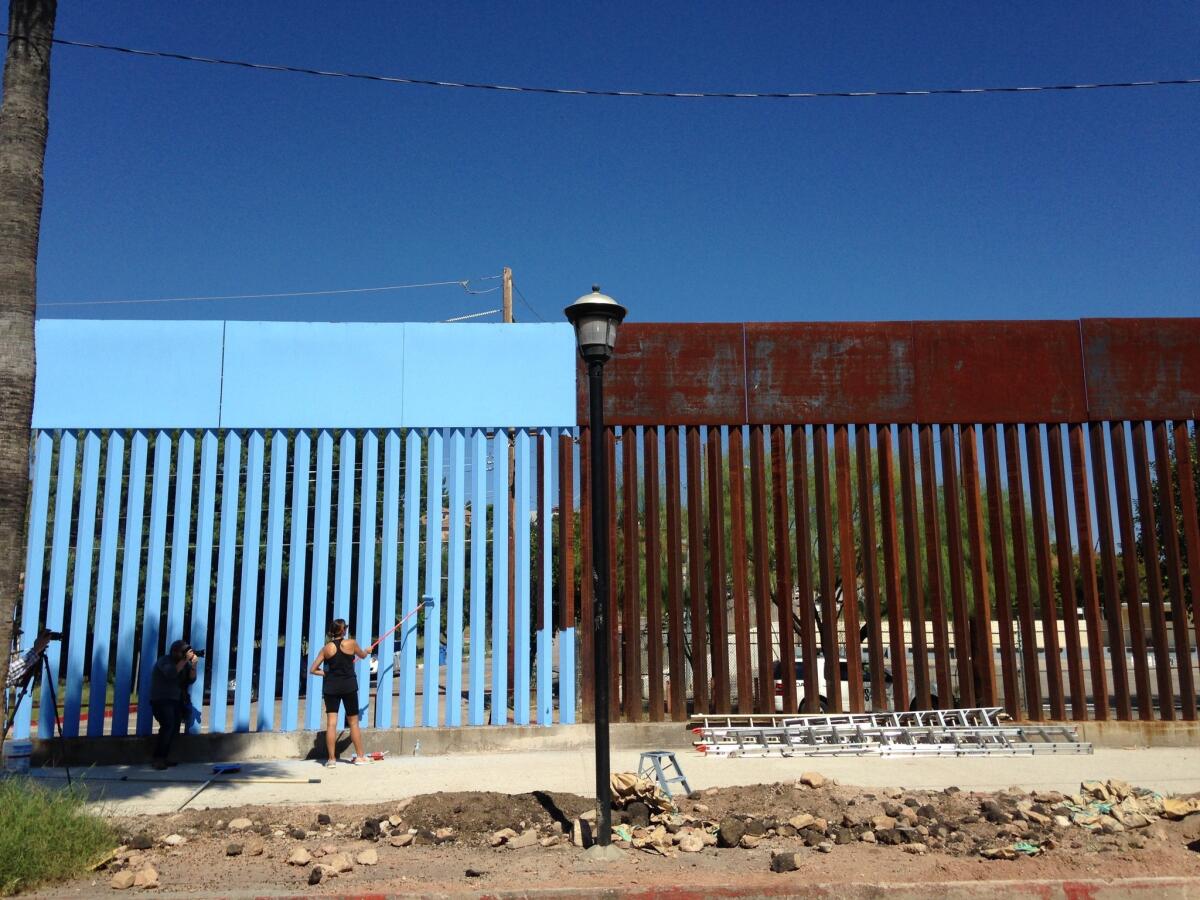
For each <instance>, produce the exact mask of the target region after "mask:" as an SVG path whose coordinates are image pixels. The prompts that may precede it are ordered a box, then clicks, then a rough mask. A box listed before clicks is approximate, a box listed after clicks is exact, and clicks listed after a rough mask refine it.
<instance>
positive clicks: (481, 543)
mask: <svg viewBox="0 0 1200 900" xmlns="http://www.w3.org/2000/svg"><path fill="white" fill-rule="evenodd" d="M470 445H471V601H470V602H471V607H470V613H469V616H470V628H471V643H470V649H469V652H468V657H469V662H468V670H467V724H468V725H482V724H483V723H484V718H483V694H484V687H485V685H484V675H485V673H486V671H487V658H486V657H487V556H488V547H487V532H488V502H487V434H486V432H484V431H483V430H482V429H473V430H472V431H471V433H470ZM398 462H399V460H397V463H398ZM383 542H384V546H385V548H386V547H387V546H388V537H387V532H386V530H385V532H384V538H383ZM392 543H393V544H394V543H395V539H394V537H393V539H392ZM393 552H394V550H393ZM393 565H394V562H393ZM384 596H385V598H386V596H387V595H386V594H385V595H384ZM394 610H395V598H394V597H393V599H392V612H389V613H388V617H389V618H393V617H394V615H393V614H394ZM381 646H382V645H381ZM388 659H389V660H390V659H391V650H390V648H389V650H388ZM380 684H381V687H380V688H379V690H380V691H382V690H383V687H382V682H381V683H380ZM388 692H389V694H388V696H389V703H388V706H389V707H390V706H391V702H390V696H391V684H390V682H389V684H388ZM380 727H388V726H385V725H383V724H382V723H380Z"/></svg>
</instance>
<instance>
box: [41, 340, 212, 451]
mask: <svg viewBox="0 0 1200 900" xmlns="http://www.w3.org/2000/svg"><path fill="white" fill-rule="evenodd" d="M35 327H36V332H37V349H38V367H37V385H36V389H35V391H34V401H33V427H34V428H199V427H215V426H216V425H217V424H218V417H219V414H220V406H221V333H222V330H223V328H224V323H222V322H160V321H89V320H85V319H40V320H39V321H38V322H37V324H36V326H35ZM80 373H86V377H81V375H80Z"/></svg>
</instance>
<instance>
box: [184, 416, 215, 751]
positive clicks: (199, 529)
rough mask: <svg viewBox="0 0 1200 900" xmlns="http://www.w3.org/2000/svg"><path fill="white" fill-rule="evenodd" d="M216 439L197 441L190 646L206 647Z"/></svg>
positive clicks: (199, 681)
mask: <svg viewBox="0 0 1200 900" xmlns="http://www.w3.org/2000/svg"><path fill="white" fill-rule="evenodd" d="M217 455H218V447H217V436H216V434H215V433H214V432H213V431H211V430H208V431H205V432H204V434H203V436H202V437H201V438H200V494H199V497H198V498H197V501H196V562H195V572H194V575H193V579H192V623H191V637H190V638H189V639H190V640H191V642H192V646H193V647H196V648H204V647H207V646H208V638H209V634H208V604H209V600H210V599H211V597H212V554H213V523H214V521H215V519H216V515H215V513H216V506H217ZM207 665H208V662H207V659H202V660H200V662H199V663H198V664H197V665H196V680H195V681H194V682H193V683H192V688H191V694H190V699H191V701H192V710H193V712H192V715H191V717H190V718H189V721H188V723H187V729H188V732H189V733H192V734H195V733H196V732H199V731H200V728H201V724H202V723H201V710H203V709H204V680H205V671H204V670H205V666H207Z"/></svg>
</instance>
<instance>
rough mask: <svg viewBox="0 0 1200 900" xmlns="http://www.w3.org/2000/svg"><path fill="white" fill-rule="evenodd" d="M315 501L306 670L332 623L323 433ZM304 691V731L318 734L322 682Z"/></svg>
mask: <svg viewBox="0 0 1200 900" xmlns="http://www.w3.org/2000/svg"><path fill="white" fill-rule="evenodd" d="M315 491H316V493H315V496H314V497H313V540H312V545H313V547H312V583H311V585H310V587H309V595H308V658H307V659H306V660H305V661H304V662H305V666H304V667H305V670H306V671H308V670H310V669H311V666H312V663H313V660H315V659H316V658H317V654H318V653H319V652H320V650H321V648H322V647H324V646H325V627H326V625H327V624H328V619H329V593H330V592H329V519H330V513H331V510H330V506H331V504H332V502H333V435H332V434H330V433H329V432H328V431H326V430H324V429H322V430H321V431H319V432H318V433H317V479H316V488H315ZM306 677H307V678H308V684H307V685H306V687H305V700H304V727H305V729H307V730H308V731H316V730H317V729H318V728H320V727H321V723H322V722H324V721H325V704H324V701H323V700H322V697H321V688H322V685H323V682H322V681H321V679H320V678H318V677H317V676H315V675H313V674H311V671H309V674H308V675H307V676H306Z"/></svg>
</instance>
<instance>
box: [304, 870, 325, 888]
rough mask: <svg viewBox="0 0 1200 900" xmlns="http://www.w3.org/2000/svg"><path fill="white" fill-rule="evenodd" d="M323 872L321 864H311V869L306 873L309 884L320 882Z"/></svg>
mask: <svg viewBox="0 0 1200 900" xmlns="http://www.w3.org/2000/svg"><path fill="white" fill-rule="evenodd" d="M324 873H325V870H324V867H323V866H313V867H312V871H310V872H309V873H308V883H309V884H320V883H321V876H322V875H323V874H324Z"/></svg>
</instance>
